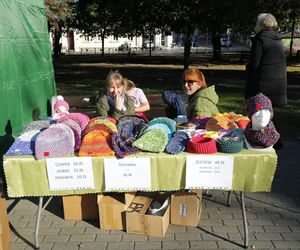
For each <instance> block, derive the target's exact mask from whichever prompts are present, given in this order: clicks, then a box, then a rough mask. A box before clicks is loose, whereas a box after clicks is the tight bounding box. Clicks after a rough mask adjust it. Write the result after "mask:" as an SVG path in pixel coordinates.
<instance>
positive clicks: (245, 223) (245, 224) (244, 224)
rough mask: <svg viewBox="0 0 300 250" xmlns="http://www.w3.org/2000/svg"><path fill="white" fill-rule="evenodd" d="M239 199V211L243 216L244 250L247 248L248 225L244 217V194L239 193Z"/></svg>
mask: <svg viewBox="0 0 300 250" xmlns="http://www.w3.org/2000/svg"><path fill="white" fill-rule="evenodd" d="M240 199H241V203H240V205H241V209H242V215H243V226H244V248H248V223H247V216H246V209H245V199H244V192H240Z"/></svg>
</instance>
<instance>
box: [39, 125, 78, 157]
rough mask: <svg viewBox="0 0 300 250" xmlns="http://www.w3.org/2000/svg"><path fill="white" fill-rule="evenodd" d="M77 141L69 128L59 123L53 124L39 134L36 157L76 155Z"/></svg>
mask: <svg viewBox="0 0 300 250" xmlns="http://www.w3.org/2000/svg"><path fill="white" fill-rule="evenodd" d="M74 146H75V139H74V134H73V132H72V129H70V127H69V126H67V125H65V124H63V123H59V124H53V125H51V126H50V127H49V128H47V129H46V130H44V131H42V132H41V133H39V134H38V136H37V138H36V141H35V157H36V159H38V160H39V159H43V158H46V157H57V156H64V155H72V154H73V153H74Z"/></svg>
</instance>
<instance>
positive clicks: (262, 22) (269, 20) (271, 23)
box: [255, 13, 278, 33]
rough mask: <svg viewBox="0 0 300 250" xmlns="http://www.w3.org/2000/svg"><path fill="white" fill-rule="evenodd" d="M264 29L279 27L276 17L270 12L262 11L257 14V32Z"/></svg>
mask: <svg viewBox="0 0 300 250" xmlns="http://www.w3.org/2000/svg"><path fill="white" fill-rule="evenodd" d="M264 29H272V30H277V29H278V23H277V21H276V18H275V17H274V16H273V15H272V14H270V13H261V14H259V15H258V16H257V20H256V26H255V32H256V33H259V32H260V31H262V30H264Z"/></svg>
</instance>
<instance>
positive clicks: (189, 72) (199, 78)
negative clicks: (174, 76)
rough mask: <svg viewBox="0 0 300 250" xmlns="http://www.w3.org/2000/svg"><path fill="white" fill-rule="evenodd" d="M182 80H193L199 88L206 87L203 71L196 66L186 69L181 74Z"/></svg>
mask: <svg viewBox="0 0 300 250" xmlns="http://www.w3.org/2000/svg"><path fill="white" fill-rule="evenodd" d="M182 80H183V81H184V80H195V82H197V83H198V85H199V86H200V89H204V88H206V87H207V85H206V81H205V77H204V75H203V73H202V72H201V71H200V70H199V69H196V68H191V69H186V70H185V71H184V72H183V74H182Z"/></svg>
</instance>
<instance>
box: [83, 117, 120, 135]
mask: <svg viewBox="0 0 300 250" xmlns="http://www.w3.org/2000/svg"><path fill="white" fill-rule="evenodd" d="M92 130H105V131H107V132H108V133H109V134H112V133H113V132H116V131H117V126H116V124H114V123H113V122H111V121H110V120H108V119H97V120H93V121H91V122H90V123H89V124H88V125H87V127H86V129H85V131H84V135H86V134H88V133H89V132H91V131H92Z"/></svg>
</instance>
